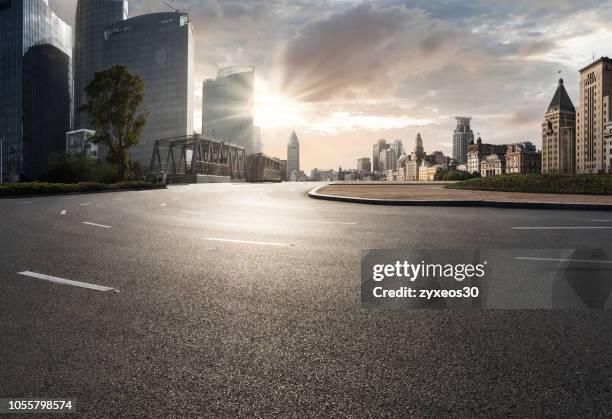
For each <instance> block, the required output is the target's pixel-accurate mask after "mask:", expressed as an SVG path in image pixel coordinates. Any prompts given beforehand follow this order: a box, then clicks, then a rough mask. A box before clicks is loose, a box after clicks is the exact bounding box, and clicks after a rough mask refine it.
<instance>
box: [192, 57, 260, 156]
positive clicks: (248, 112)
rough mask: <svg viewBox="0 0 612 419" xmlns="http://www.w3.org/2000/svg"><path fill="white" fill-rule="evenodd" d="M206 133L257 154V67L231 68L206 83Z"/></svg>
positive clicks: (204, 112)
mask: <svg viewBox="0 0 612 419" xmlns="http://www.w3.org/2000/svg"><path fill="white" fill-rule="evenodd" d="M202 95H203V102H202V133H203V134H204V135H207V136H211V137H213V138H216V139H218V140H223V141H226V142H228V143H232V144H236V145H239V146H242V147H244V148H245V149H246V152H247V153H249V154H250V153H253V152H254V151H255V147H254V144H253V133H254V128H253V113H254V100H255V67H248V66H247V67H241V66H237V67H228V68H224V69H221V70H219V73H218V74H217V78H216V79H215V80H212V79H209V80H206V81H205V82H204V86H203V90H202Z"/></svg>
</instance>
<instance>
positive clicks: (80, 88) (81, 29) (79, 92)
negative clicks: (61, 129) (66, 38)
mask: <svg viewBox="0 0 612 419" xmlns="http://www.w3.org/2000/svg"><path fill="white" fill-rule="evenodd" d="M127 14H128V2H127V1H124V0H79V2H78V3H77V11H76V20H75V46H74V103H75V107H74V110H75V112H74V129H90V128H91V126H90V123H89V119H88V117H87V114H86V113H85V112H82V111H80V109H81V108H82V107H83V105H85V102H86V97H85V88H86V87H87V85H88V84H89V82H91V80H92V79H93V77H94V75H95V73H96V72H97V71H101V70H104V53H103V47H104V29H106V28H107V27H108V26H110V25H113V24H115V23H117V22H121V21H122V20H125V19H127Z"/></svg>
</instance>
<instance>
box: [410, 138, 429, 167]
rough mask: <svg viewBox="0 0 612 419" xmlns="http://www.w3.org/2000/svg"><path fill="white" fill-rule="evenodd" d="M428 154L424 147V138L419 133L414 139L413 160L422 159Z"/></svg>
mask: <svg viewBox="0 0 612 419" xmlns="http://www.w3.org/2000/svg"><path fill="white" fill-rule="evenodd" d="M425 156H426V153H425V148H424V147H423V138H422V137H421V133H418V134H417V136H416V139H415V140H414V151H413V152H412V160H416V161H420V160H423V159H424V158H425Z"/></svg>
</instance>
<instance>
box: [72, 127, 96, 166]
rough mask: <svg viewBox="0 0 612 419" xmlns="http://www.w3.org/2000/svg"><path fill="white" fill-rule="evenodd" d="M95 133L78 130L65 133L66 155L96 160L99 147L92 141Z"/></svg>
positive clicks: (87, 130)
mask: <svg viewBox="0 0 612 419" xmlns="http://www.w3.org/2000/svg"><path fill="white" fill-rule="evenodd" d="M94 135H96V132H95V131H92V130H89V129H79V130H75V131H70V132H67V133H66V154H71V155H73V156H79V157H84V158H86V159H89V160H98V157H99V147H98V144H96V143H94V142H93V141H92V138H93V136H94Z"/></svg>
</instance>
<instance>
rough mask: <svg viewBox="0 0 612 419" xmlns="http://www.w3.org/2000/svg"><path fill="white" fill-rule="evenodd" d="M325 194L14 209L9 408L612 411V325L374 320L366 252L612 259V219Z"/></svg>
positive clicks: (124, 199) (185, 192) (45, 203)
mask: <svg viewBox="0 0 612 419" xmlns="http://www.w3.org/2000/svg"><path fill="white" fill-rule="evenodd" d="M315 186H318V185H316V184H289V183H286V184H262V185H259V184H256V185H252V184H236V185H228V184H218V185H193V186H173V187H170V188H169V189H168V190H163V191H145V192H117V193H103V194H92V195H73V196H64V197H41V198H27V199H5V200H0V214H1V219H2V223H1V225H0V239H1V240H0V246H1V248H0V262H1V263H0V336H1V344H0V398H1V397H6V398H8V397H10V398H24V397H47V398H56V399H66V398H70V399H73V400H76V401H77V405H78V411H79V413H80V415H82V416H85V417H99V416H106V417H108V416H119V415H129V416H141V417H142V416H147V417H168V416H170V415H174V416H179V417H180V416H216V417H218V416H246V415H248V416H266V417H271V416H284V417H285V416H300V417H304V416H340V417H342V416H357V417H364V416H394V417H397V416H407V415H412V416H421V417H423V416H442V415H444V416H450V415H453V416H473V415H482V416H491V415H494V416H502V415H504V416H505V415H514V416H532V417H533V416H544V415H555V416H561V415H572V416H585V415H608V416H609V415H610V414H612V351H610V346H611V345H612V326H611V324H612V314H610V312H607V311H559V310H556V311H552V310H537V311H443V310H440V311H434V310H426V311H387V310H371V309H368V310H366V309H362V308H361V306H360V273H359V270H360V253H361V250H362V249H368V248H372V249H380V248H381V249H401V248H440V247H458V248H460V247H468V248H508V249H533V248H579V247H589V248H605V249H610V248H611V247H612V230H611V228H612V213H606V212H574V211H542V210H512V209H489V208H430V207H423V208H419V207H384V206H383V207H379V206H360V205H354V204H346V203H337V202H327V201H318V200H313V199H309V198H308V197H307V195H306V193H307V191H308V190H310V189H312V188H314V187H315ZM517 227H520V229H517ZM541 227H546V229H540V228H541ZM568 227H569V228H568ZM19 273H22V274H19ZM23 273H25V274H23ZM32 275H34V276H32ZM46 277H52V278H59V279H61V280H62V281H63V282H62V281H60V282H59V283H57V281H56V282H49V280H46V279H45V278H46ZM67 281H76V282H78V284H75V283H70V282H67ZM79 284H81V285H79ZM87 284H89V285H95V286H98V287H106V288H102V290H100V289H91V288H83V286H84V285H85V286H86V285H87Z"/></svg>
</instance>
